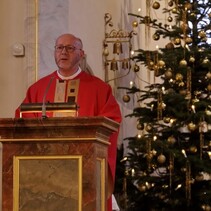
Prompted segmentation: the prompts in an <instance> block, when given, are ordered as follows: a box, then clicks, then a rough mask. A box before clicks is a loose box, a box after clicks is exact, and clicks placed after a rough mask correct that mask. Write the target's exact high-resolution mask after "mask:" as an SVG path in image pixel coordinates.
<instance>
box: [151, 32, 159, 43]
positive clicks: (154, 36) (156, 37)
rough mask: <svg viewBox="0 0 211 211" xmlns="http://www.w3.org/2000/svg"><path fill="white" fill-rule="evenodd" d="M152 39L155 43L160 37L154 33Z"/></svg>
mask: <svg viewBox="0 0 211 211" xmlns="http://www.w3.org/2000/svg"><path fill="white" fill-rule="evenodd" d="M152 38H153V40H156V41H157V40H159V39H160V35H159V34H157V33H155V34H153V36H152Z"/></svg>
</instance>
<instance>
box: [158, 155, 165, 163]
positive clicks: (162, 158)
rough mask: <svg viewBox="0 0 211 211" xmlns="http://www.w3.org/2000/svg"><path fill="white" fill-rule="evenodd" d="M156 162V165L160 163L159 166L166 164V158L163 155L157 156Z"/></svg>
mask: <svg viewBox="0 0 211 211" xmlns="http://www.w3.org/2000/svg"><path fill="white" fill-rule="evenodd" d="M157 161H158V163H160V164H163V163H165V162H166V156H165V155H163V154H161V155H159V156H158V158H157Z"/></svg>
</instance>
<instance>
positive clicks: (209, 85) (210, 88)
mask: <svg viewBox="0 0 211 211" xmlns="http://www.w3.org/2000/svg"><path fill="white" fill-rule="evenodd" d="M207 90H208V91H209V92H210V91H211V84H208V85H207Z"/></svg>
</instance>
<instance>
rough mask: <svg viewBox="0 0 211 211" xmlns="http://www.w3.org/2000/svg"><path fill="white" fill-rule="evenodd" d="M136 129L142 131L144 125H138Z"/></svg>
mask: <svg viewBox="0 0 211 211" xmlns="http://www.w3.org/2000/svg"><path fill="white" fill-rule="evenodd" d="M136 128H137V129H138V130H143V129H144V124H143V123H138V124H137V126H136Z"/></svg>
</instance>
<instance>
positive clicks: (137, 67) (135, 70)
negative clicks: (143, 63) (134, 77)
mask: <svg viewBox="0 0 211 211" xmlns="http://www.w3.org/2000/svg"><path fill="white" fill-rule="evenodd" d="M139 69H140V68H139V66H138V65H137V64H135V66H134V68H133V71H134V72H135V73H137V72H138V71H139Z"/></svg>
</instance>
